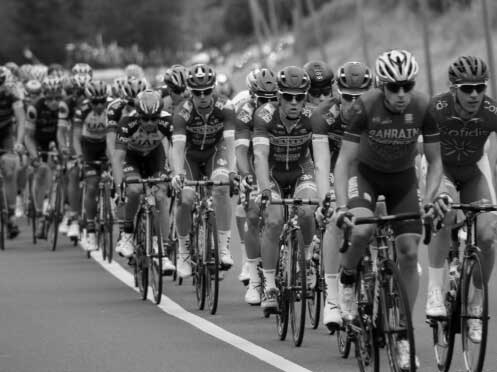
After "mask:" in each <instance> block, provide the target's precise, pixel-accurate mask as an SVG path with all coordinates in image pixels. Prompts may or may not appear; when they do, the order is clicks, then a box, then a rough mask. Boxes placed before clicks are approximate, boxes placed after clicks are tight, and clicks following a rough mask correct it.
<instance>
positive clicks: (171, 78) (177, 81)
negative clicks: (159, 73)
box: [164, 65, 189, 113]
mask: <svg viewBox="0 0 497 372" xmlns="http://www.w3.org/2000/svg"><path fill="white" fill-rule="evenodd" d="M186 74H187V70H186V67H183V66H181V65H172V66H171V67H170V68H168V69H167V70H166V72H165V73H164V83H165V84H166V87H167V88H166V90H167V93H168V95H167V96H166V97H164V110H166V111H167V112H169V113H174V110H175V109H176V107H178V105H179V104H180V103H181V102H183V100H184V99H185V98H188V97H189V92H188V90H187V89H186Z"/></svg>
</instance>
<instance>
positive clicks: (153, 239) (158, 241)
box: [148, 213, 164, 304]
mask: <svg viewBox="0 0 497 372" xmlns="http://www.w3.org/2000/svg"><path fill="white" fill-rule="evenodd" d="M156 218H157V216H156V215H155V213H152V214H151V215H150V218H149V220H148V223H149V231H150V236H149V237H148V244H149V247H150V248H151V249H150V251H151V255H150V257H149V262H150V281H151V282H152V283H151V284H152V293H153V295H154V301H155V303H156V304H160V301H161V299H162V283H163V282H162V257H163V256H164V251H163V249H164V245H163V242H162V234H161V231H160V229H157V226H156V223H155V221H156Z"/></svg>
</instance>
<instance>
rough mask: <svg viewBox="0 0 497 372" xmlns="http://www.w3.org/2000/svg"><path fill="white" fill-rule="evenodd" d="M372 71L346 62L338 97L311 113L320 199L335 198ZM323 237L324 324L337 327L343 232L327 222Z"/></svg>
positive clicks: (339, 75)
mask: <svg viewBox="0 0 497 372" xmlns="http://www.w3.org/2000/svg"><path fill="white" fill-rule="evenodd" d="M372 83H373V74H372V73H371V71H370V69H369V68H368V66H366V65H365V64H364V63H361V62H347V63H345V64H344V65H343V66H340V68H339V69H338V72H337V91H338V94H339V98H335V97H333V96H329V97H328V99H326V100H325V101H324V102H323V103H321V104H320V105H319V106H318V107H317V108H316V109H315V110H314V112H313V114H312V116H311V122H312V149H313V152H314V164H315V167H316V183H317V186H318V192H319V197H320V199H324V198H325V196H326V194H327V193H328V192H331V194H332V197H333V198H334V169H335V164H336V160H337V157H338V152H339V151H340V147H341V144H342V137H343V132H344V129H345V128H346V127H347V125H348V123H349V120H350V117H351V108H352V105H353V104H354V103H355V102H356V101H357V99H358V98H359V97H360V96H361V95H362V94H363V93H365V92H367V91H368V90H369V88H370V87H371V85H372ZM330 212H331V211H330ZM316 217H317V220H318V221H319V222H320V223H323V219H324V217H325V216H324V215H323V213H322V209H321V207H319V208H318V210H317V213H316ZM322 239H323V261H324V262H323V264H324V272H325V278H324V279H325V283H326V303H325V305H324V311H323V324H324V325H326V326H327V327H328V328H329V329H330V330H336V329H337V328H338V327H339V326H341V324H342V316H341V314H340V308H339V306H338V305H339V304H338V273H339V271H338V269H339V264H340V261H339V259H338V257H339V254H338V248H339V244H340V241H339V240H340V234H339V231H338V228H337V226H336V224H332V223H330V224H328V225H327V226H326V231H325V233H324V237H323V238H322Z"/></svg>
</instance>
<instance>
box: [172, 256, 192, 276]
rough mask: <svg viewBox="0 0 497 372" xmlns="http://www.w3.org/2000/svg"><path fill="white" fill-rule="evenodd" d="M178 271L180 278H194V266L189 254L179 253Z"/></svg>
mask: <svg viewBox="0 0 497 372" xmlns="http://www.w3.org/2000/svg"><path fill="white" fill-rule="evenodd" d="M176 271H177V273H178V275H179V277H180V278H189V277H190V276H192V265H191V263H190V255H189V254H188V253H178V261H177V262H176Z"/></svg>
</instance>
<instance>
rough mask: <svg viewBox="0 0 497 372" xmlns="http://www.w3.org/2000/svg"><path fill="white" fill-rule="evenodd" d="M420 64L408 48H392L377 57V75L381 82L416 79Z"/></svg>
mask: <svg viewBox="0 0 497 372" xmlns="http://www.w3.org/2000/svg"><path fill="white" fill-rule="evenodd" d="M418 71H419V66H418V63H417V62H416V59H414V56H413V55H412V54H411V53H410V52H408V51H407V50H400V49H399V50H396V49H394V50H390V51H388V52H385V53H383V54H381V55H380V56H379V57H378V58H377V59H376V75H377V76H378V79H379V81H380V83H397V82H401V81H414V80H416V75H417V74H418Z"/></svg>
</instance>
